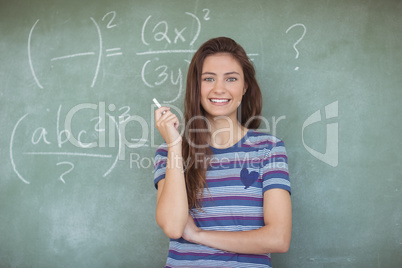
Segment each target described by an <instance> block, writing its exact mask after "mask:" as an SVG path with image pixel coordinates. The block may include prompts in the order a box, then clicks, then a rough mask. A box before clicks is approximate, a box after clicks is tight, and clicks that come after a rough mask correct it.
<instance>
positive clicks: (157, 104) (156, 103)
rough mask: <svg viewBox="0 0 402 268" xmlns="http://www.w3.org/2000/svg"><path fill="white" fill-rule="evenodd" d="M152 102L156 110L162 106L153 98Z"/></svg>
mask: <svg viewBox="0 0 402 268" xmlns="http://www.w3.org/2000/svg"><path fill="white" fill-rule="evenodd" d="M153 101H154V103H155V105H156V106H158V108H161V107H162V106H161V105H160V104H159V102H158V101H157V100H156V99H155V98H153Z"/></svg>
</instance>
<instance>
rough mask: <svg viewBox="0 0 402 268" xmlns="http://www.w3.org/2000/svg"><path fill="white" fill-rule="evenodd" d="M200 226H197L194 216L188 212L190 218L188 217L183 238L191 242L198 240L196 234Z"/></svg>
mask: <svg viewBox="0 0 402 268" xmlns="http://www.w3.org/2000/svg"><path fill="white" fill-rule="evenodd" d="M200 230H201V229H200V228H198V227H197V225H195V223H194V219H193V217H191V215H190V214H188V219H187V224H186V226H185V227H184V231H183V238H184V239H185V240H187V241H189V242H193V243H194V242H195V240H196V235H197V234H198V233H199V232H200Z"/></svg>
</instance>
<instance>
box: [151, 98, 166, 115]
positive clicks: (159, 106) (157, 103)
mask: <svg viewBox="0 0 402 268" xmlns="http://www.w3.org/2000/svg"><path fill="white" fill-rule="evenodd" d="M153 101H154V103H155V105H156V106H158V108H161V107H162V106H161V105H160V103H159V102H158V101H157V100H156V99H155V98H153ZM165 113H166V111H163V112H162V115H164V114H165Z"/></svg>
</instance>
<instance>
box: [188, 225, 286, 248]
mask: <svg viewBox="0 0 402 268" xmlns="http://www.w3.org/2000/svg"><path fill="white" fill-rule="evenodd" d="M192 242H193V243H197V244H202V245H205V246H209V247H213V248H217V249H220V250H224V251H230V252H236V253H240V254H266V253H284V252H287V251H288V249H289V245H290V234H287V232H283V230H274V229H273V228H270V227H269V226H264V227H261V228H260V229H256V230H251V231H239V232H229V231H206V230H201V229H200V230H199V231H198V232H197V234H196V235H194V237H193V241H192Z"/></svg>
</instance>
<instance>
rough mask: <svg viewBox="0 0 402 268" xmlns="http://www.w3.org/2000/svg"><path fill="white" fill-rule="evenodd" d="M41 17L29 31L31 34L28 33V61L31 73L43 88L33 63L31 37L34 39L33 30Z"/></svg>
mask: <svg viewBox="0 0 402 268" xmlns="http://www.w3.org/2000/svg"><path fill="white" fill-rule="evenodd" d="M38 22H39V19H38V20H36V22H35V23H34V25H33V26H32V28H31V30H30V31H29V35H28V61H29V67H30V68H31V73H32V76H33V78H34V79H35V82H36V84H37V85H38V87H39V88H42V89H43V86H42V85H41V83H40V82H39V79H38V77H37V76H36V73H35V70H34V67H33V64H32V56H31V39H32V32H33V30H34V29H35V27H36V24H38Z"/></svg>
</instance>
